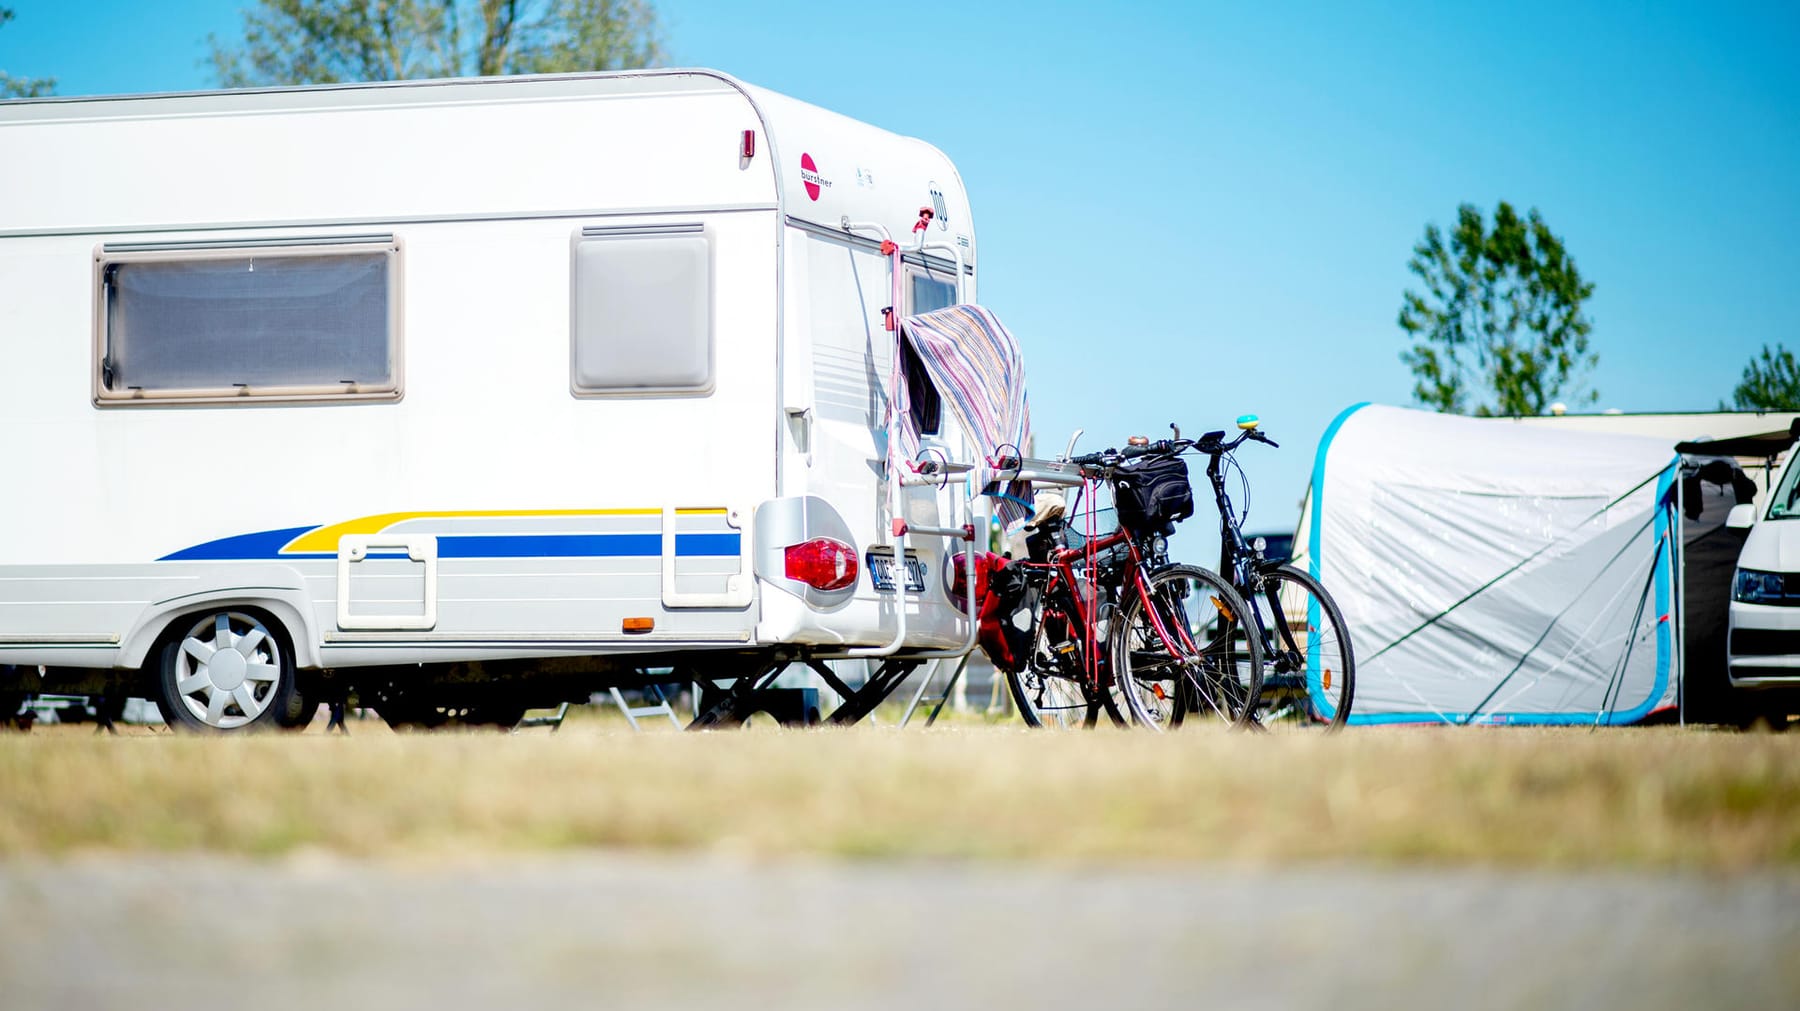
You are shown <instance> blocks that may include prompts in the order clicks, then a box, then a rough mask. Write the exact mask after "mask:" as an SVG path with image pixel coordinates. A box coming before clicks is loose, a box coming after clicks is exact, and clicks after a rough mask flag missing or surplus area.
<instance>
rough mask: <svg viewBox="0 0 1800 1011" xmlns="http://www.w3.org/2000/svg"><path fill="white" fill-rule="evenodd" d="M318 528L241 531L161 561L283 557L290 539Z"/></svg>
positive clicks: (182, 551)
mask: <svg viewBox="0 0 1800 1011" xmlns="http://www.w3.org/2000/svg"><path fill="white" fill-rule="evenodd" d="M317 529H318V527H289V528H287V529H286V530H264V531H263V532H262V533H259V534H239V535H237V536H236V537H224V538H220V539H219V540H216V541H207V542H206V543H205V544H196V545H194V546H193V547H191V548H182V549H181V550H180V551H177V552H175V553H174V554H172V555H164V556H162V557H161V558H158V559H157V561H159V562H217V561H224V560H226V559H232V560H237V559H251V558H257V559H268V558H280V557H281V549H282V547H283V546H284V545H286V544H287V542H289V541H291V540H293V539H294V538H296V537H298V536H300V535H301V534H304V533H307V532H308V531H312V530H317Z"/></svg>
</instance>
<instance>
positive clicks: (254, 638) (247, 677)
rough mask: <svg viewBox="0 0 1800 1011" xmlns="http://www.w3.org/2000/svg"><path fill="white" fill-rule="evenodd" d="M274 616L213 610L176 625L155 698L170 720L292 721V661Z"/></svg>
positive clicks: (228, 725) (214, 726) (183, 725)
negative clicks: (273, 618) (274, 621)
mask: <svg viewBox="0 0 1800 1011" xmlns="http://www.w3.org/2000/svg"><path fill="white" fill-rule="evenodd" d="M271 624H272V622H270V623H265V619H264V618H263V617H262V616H260V615H257V614H252V613H250V612H247V611H214V612H210V613H206V614H202V615H198V616H193V618H192V621H191V623H189V619H182V623H181V624H179V625H177V628H180V629H181V632H180V633H179V634H177V635H175V636H173V637H171V638H170V639H169V640H168V642H167V643H165V644H164V646H163V648H162V653H161V663H160V665H159V666H160V668H161V669H160V671H159V673H160V675H161V676H160V677H159V678H158V679H157V689H158V692H157V694H158V698H157V704H158V706H159V707H160V708H161V709H162V714H163V719H164V720H165V721H167V722H168V724H169V726H171V727H174V728H176V729H185V730H203V731H204V730H212V731H221V730H243V729H246V728H249V727H253V726H256V727H260V726H269V725H274V724H277V723H280V722H286V720H284V719H283V717H284V716H285V717H287V720H291V719H292V716H293V712H292V711H293V710H295V709H297V708H300V707H301V705H302V703H301V700H300V698H299V696H298V694H297V693H296V691H295V688H294V681H295V679H294V660H293V656H292V655H291V654H290V653H289V652H288V650H287V647H286V645H285V643H284V641H283V639H282V637H281V633H280V631H279V629H278V627H277V628H275V629H272V628H271V627H270V626H271Z"/></svg>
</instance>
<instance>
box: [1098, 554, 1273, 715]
mask: <svg viewBox="0 0 1800 1011" xmlns="http://www.w3.org/2000/svg"><path fill="white" fill-rule="evenodd" d="M1149 600H1150V604H1151V607H1150V608H1146V607H1145V606H1144V596H1143V595H1140V594H1137V593H1135V592H1132V591H1129V590H1128V591H1127V592H1126V603H1125V607H1124V611H1123V613H1122V614H1121V615H1120V617H1119V625H1118V627H1117V628H1115V629H1114V630H1113V637H1112V649H1113V673H1114V676H1115V677H1116V678H1117V679H1118V683H1119V687H1120V694H1122V695H1124V696H1125V703H1126V705H1127V707H1128V708H1129V709H1130V710H1131V715H1132V719H1133V721H1134V722H1135V723H1136V724H1137V725H1138V726H1142V727H1147V728H1150V729H1152V730H1163V729H1166V728H1168V727H1174V726H1180V725H1181V723H1182V721H1183V720H1184V719H1188V718H1196V719H1205V720H1217V721H1221V722H1224V723H1227V724H1229V725H1231V726H1234V727H1239V726H1245V725H1247V724H1249V723H1250V721H1251V719H1252V718H1253V716H1254V714H1255V709H1256V699H1257V695H1258V693H1259V691H1260V689H1261V687H1262V650H1261V648H1260V646H1259V645H1258V644H1257V642H1256V640H1255V638H1254V637H1252V636H1248V635H1245V634H1244V630H1243V621H1244V616H1245V615H1246V614H1247V613H1248V608H1247V607H1246V605H1245V604H1244V601H1243V598H1241V597H1239V596H1238V594H1237V591H1236V590H1233V589H1232V588H1231V586H1230V584H1228V583H1226V582H1225V580H1223V579H1221V578H1220V577H1219V576H1218V575H1216V574H1214V573H1212V572H1208V571H1207V570H1205V569H1202V568H1199V567H1197V566H1193V565H1171V566H1169V567H1168V568H1166V569H1163V570H1161V571H1159V572H1157V573H1156V574H1155V575H1153V576H1151V577H1150V587H1149Z"/></svg>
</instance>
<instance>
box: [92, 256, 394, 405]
mask: <svg viewBox="0 0 1800 1011" xmlns="http://www.w3.org/2000/svg"><path fill="white" fill-rule="evenodd" d="M398 256H399V246H398V245H397V244H396V243H395V242H394V240H393V238H392V237H391V236H378V237H363V238H360V239H355V240H338V239H331V240H320V241H318V242H316V243H312V244H304V243H295V242H292V241H289V242H284V243H282V244H280V245H271V244H266V243H232V244H218V245H204V244H185V243H178V244H169V245H161V246H158V245H139V246H105V247H102V248H101V251H100V253H99V256H98V257H97V259H96V271H97V280H98V287H99V298H100V305H101V311H100V312H99V313H98V314H97V319H98V331H99V332H98V333H97V335H96V336H97V341H98V345H99V346H98V349H97V350H98V355H97V356H96V357H97V363H96V364H97V368H96V373H97V374H96V376H95V401H96V402H97V403H102V404H106V403H114V404H117V403H133V402H137V403H143V402H168V401H185V402H215V403H216V402H240V401H244V400H252V399H258V398H269V397H276V398H281V399H309V398H333V399H339V398H349V399H369V398H381V399H392V398H395V397H397V396H399V391H400V386H399V375H398V373H399V370H398V359H399V354H398V332H399V327H398V325H397V320H398V309H397V307H396V305H395V302H396V301H397V299H396V287H395V282H396V277H395V275H396V273H397V271H396V266H395V265H396V262H397V260H398Z"/></svg>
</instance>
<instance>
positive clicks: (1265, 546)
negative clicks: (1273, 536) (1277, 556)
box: [1250, 537, 1269, 555]
mask: <svg viewBox="0 0 1800 1011" xmlns="http://www.w3.org/2000/svg"><path fill="white" fill-rule="evenodd" d="M1250 547H1251V548H1252V549H1254V550H1255V551H1256V553H1257V554H1259V555H1260V554H1262V553H1263V552H1265V551H1267V550H1269V539H1268V538H1267V537H1258V538H1257V539H1256V540H1253V541H1251V542H1250Z"/></svg>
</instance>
